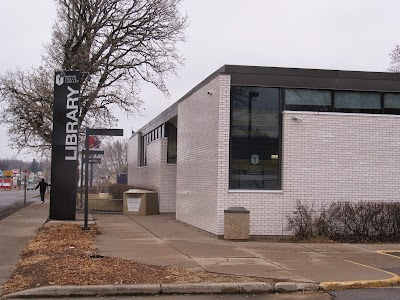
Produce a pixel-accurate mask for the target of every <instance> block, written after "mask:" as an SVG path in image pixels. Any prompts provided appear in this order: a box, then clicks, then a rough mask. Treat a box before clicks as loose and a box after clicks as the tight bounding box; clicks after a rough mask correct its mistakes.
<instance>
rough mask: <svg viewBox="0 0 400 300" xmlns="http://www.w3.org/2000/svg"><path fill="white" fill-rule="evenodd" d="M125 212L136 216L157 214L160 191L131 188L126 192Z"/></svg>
mask: <svg viewBox="0 0 400 300" xmlns="http://www.w3.org/2000/svg"><path fill="white" fill-rule="evenodd" d="M124 214H126V215H134V216H147V215H157V214H158V193H157V192H154V191H147V190H140V189H130V190H128V191H126V192H124Z"/></svg>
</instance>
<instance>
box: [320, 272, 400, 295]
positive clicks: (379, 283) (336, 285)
mask: <svg viewBox="0 0 400 300" xmlns="http://www.w3.org/2000/svg"><path fill="white" fill-rule="evenodd" d="M399 283H400V276H398V275H395V276H393V277H392V278H389V279H384V280H359V281H338V282H321V283H320V284H319V286H320V288H321V289H322V290H325V291H333V290H344V289H361V288H362V289H365V288H378V287H389V286H393V285H397V284H399Z"/></svg>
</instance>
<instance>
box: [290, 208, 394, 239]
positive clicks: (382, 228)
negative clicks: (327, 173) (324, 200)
mask: <svg viewBox="0 0 400 300" xmlns="http://www.w3.org/2000/svg"><path fill="white" fill-rule="evenodd" d="M287 219H288V225H287V229H288V230H292V231H294V234H295V236H296V237H297V238H300V239H311V238H314V237H324V238H328V239H330V240H334V241H347V242H397V241H400V235H399V234H400V203H398V202H357V203H351V202H335V203H332V204H331V205H329V207H327V208H326V207H322V208H321V209H320V211H319V212H318V213H317V212H316V211H315V210H314V208H313V206H311V207H310V206H308V205H303V204H301V203H300V201H298V202H297V203H296V212H295V214H294V215H293V216H287Z"/></svg>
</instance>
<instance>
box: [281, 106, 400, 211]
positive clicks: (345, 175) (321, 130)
mask: <svg viewBox="0 0 400 300" xmlns="http://www.w3.org/2000/svg"><path fill="white" fill-rule="evenodd" d="M294 115H296V116H297V117H299V118H301V119H302V120H298V121H295V120H293V119H292V117H293V116H294ZM283 120H284V138H283V141H284V156H283V162H284V163H283V166H284V167H283V174H284V177H283V178H284V181H283V189H284V191H285V200H286V202H287V204H288V205H287V207H286V208H287V210H288V212H290V211H291V209H292V208H291V207H292V204H293V202H295V201H296V200H301V201H302V202H309V203H312V202H315V204H316V205H317V206H318V204H320V203H322V204H326V203H329V202H333V201H392V200H396V201H397V200H398V194H399V190H400V189H399V182H400V169H399V168H398V166H399V159H400V131H399V130H398V129H399V128H400V116H394V115H393V116H392V115H372V114H339V113H319V114H318V113H309V112H308V113H307V112H285V113H284V117H283Z"/></svg>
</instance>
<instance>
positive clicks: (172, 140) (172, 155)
mask: <svg viewBox="0 0 400 300" xmlns="http://www.w3.org/2000/svg"><path fill="white" fill-rule="evenodd" d="M165 134H166V136H167V137H168V150H167V163H169V164H176V157H177V129H176V127H175V125H174V124H172V123H165Z"/></svg>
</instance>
